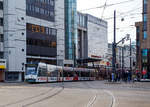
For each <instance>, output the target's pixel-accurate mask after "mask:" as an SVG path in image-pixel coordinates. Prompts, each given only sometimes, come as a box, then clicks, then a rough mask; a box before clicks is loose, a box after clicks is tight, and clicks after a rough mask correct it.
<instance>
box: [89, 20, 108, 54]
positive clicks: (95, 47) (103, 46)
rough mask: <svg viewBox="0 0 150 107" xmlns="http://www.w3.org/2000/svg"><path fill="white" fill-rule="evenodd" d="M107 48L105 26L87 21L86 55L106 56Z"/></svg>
mask: <svg viewBox="0 0 150 107" xmlns="http://www.w3.org/2000/svg"><path fill="white" fill-rule="evenodd" d="M105 26H107V25H105ZM107 48H108V39H107V28H105V27H103V26H100V25H98V24H95V23H92V22H89V21H88V57H91V55H95V56H101V57H103V56H106V53H107Z"/></svg>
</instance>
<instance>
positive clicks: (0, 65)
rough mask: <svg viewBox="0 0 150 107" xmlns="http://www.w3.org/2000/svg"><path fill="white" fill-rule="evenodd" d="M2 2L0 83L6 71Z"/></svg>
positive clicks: (0, 14) (0, 6)
mask: <svg viewBox="0 0 150 107" xmlns="http://www.w3.org/2000/svg"><path fill="white" fill-rule="evenodd" d="M3 16H4V15H3V0H0V81H3V80H4V74H5V73H4V71H5V69H6V60H5V59H4V30H3V29H4V26H3V25H4V18H3Z"/></svg>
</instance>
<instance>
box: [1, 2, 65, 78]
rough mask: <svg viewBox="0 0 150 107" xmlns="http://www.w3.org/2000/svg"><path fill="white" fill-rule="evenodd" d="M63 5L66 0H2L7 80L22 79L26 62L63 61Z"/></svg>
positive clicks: (61, 62) (57, 62)
mask: <svg viewBox="0 0 150 107" xmlns="http://www.w3.org/2000/svg"><path fill="white" fill-rule="evenodd" d="M18 4H19V5H18ZM64 6H65V5H64V0H4V1H3V7H4V35H5V36H4V58H5V59H6V60H7V68H6V71H5V80H7V81H21V80H22V79H23V77H24V71H25V64H26V63H36V62H40V61H42V62H46V63H50V64H58V65H62V64H63V60H64Z"/></svg>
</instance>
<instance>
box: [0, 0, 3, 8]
mask: <svg viewBox="0 0 150 107" xmlns="http://www.w3.org/2000/svg"><path fill="white" fill-rule="evenodd" d="M0 9H1V10H3V2H2V1H0Z"/></svg>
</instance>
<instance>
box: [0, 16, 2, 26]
mask: <svg viewBox="0 0 150 107" xmlns="http://www.w3.org/2000/svg"><path fill="white" fill-rule="evenodd" d="M0 26H3V18H0Z"/></svg>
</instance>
